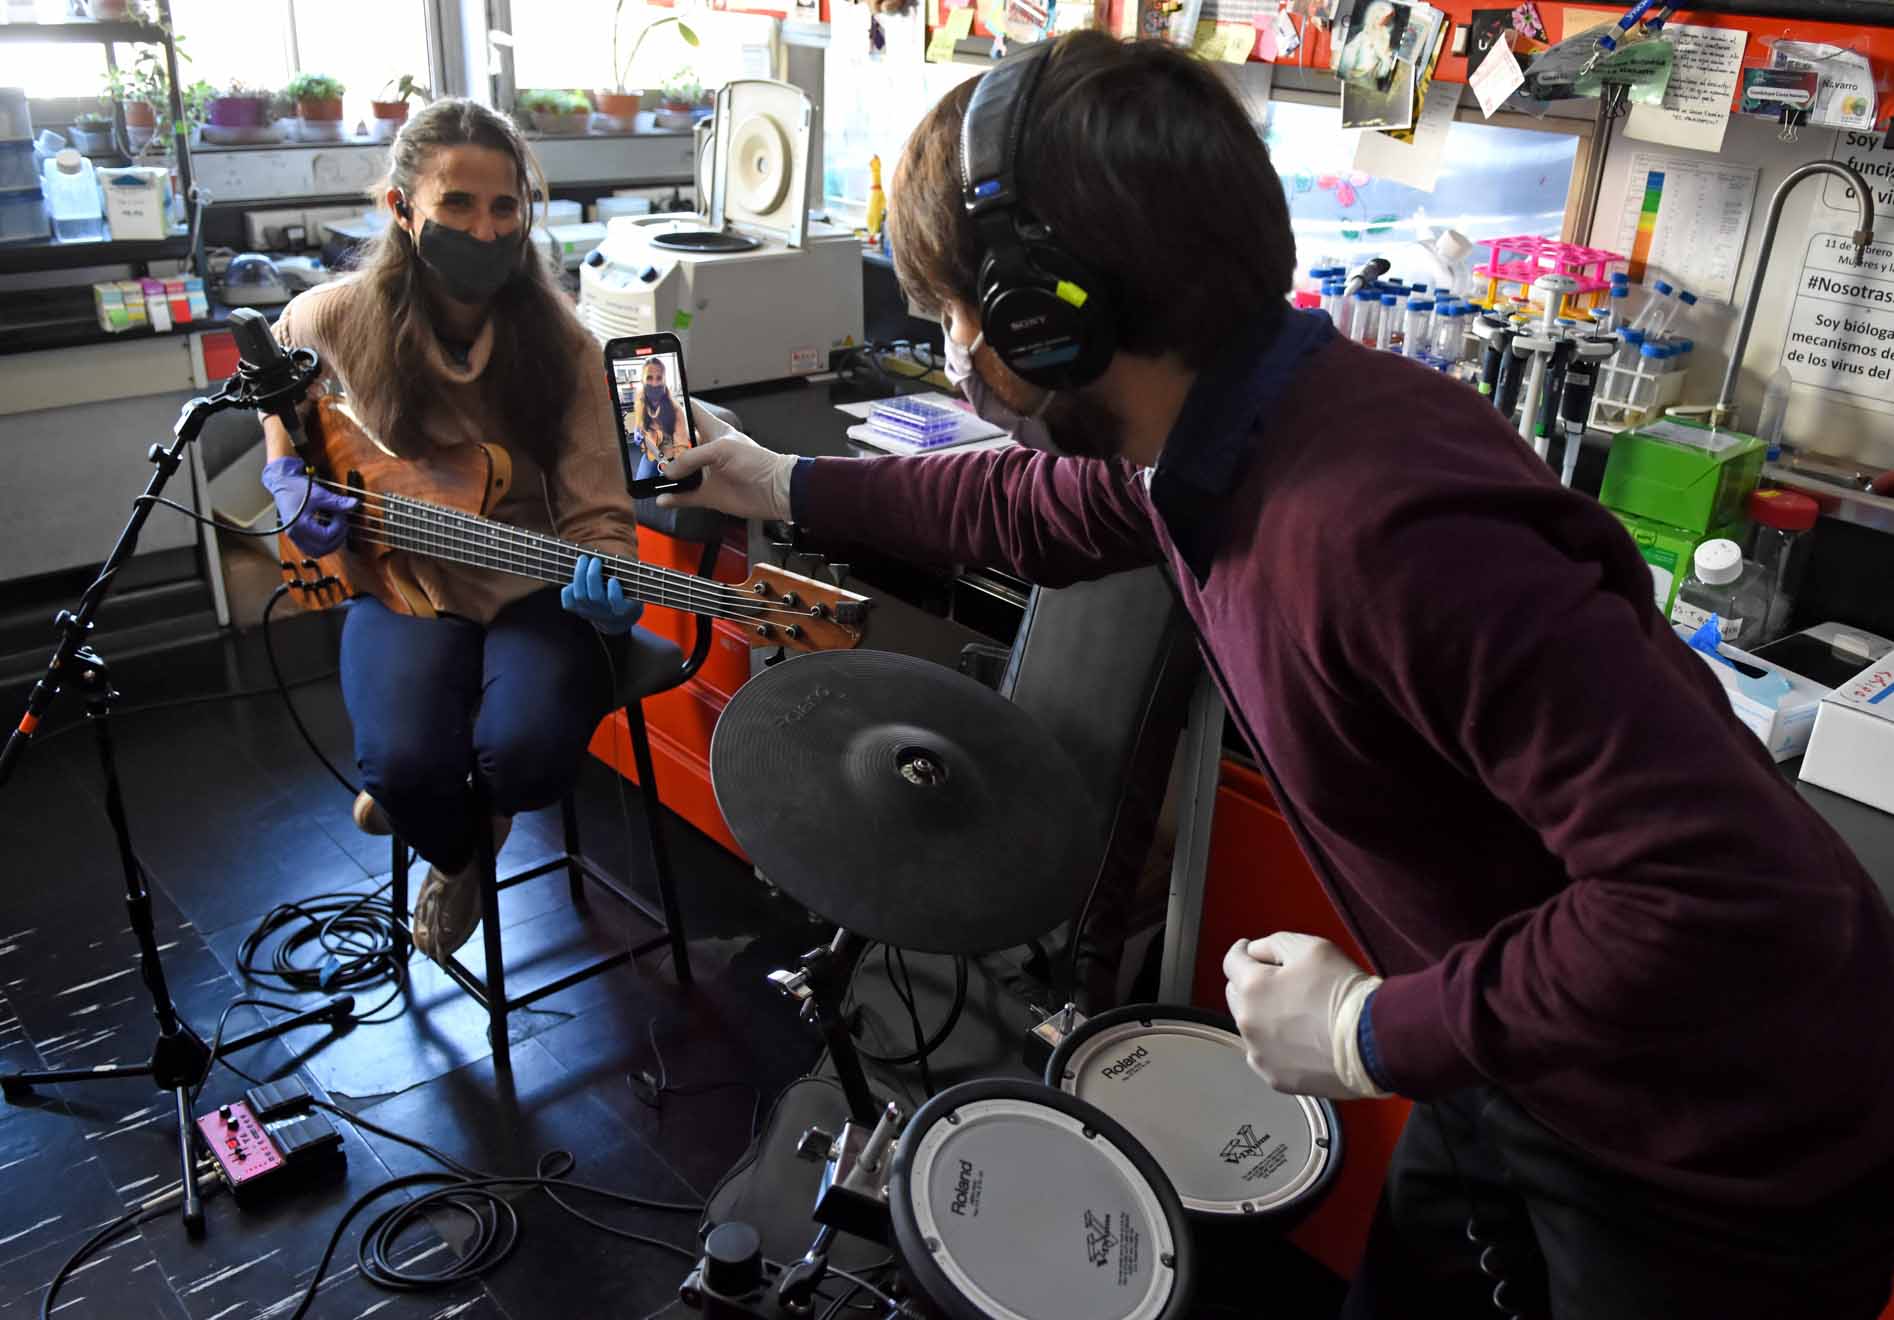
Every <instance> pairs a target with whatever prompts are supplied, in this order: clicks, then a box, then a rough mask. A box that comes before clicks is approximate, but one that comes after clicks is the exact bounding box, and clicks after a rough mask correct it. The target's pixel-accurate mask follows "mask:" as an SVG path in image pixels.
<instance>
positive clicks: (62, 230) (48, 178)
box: [42, 147, 105, 243]
mask: <svg viewBox="0 0 1894 1320" xmlns="http://www.w3.org/2000/svg"><path fill="white" fill-rule="evenodd" d="M42 184H43V187H44V191H45V193H46V209H47V210H48V211H50V212H52V217H53V237H54V238H55V239H57V240H58V241H59V242H61V243H71V242H75V241H81V240H85V239H98V238H104V237H105V209H104V207H103V205H102V204H101V203H100V201H99V179H98V175H97V174H95V173H94V172H93V169H92V162H91V161H89V160H87V159H86V158H85V157H84V156H81V155H80V154H79V153H78V152H76V151H74V150H73V149H72V148H71V147H67V148H66V149H65V150H64V151H62V152H60V153H59V154H58V155H57V156H55V157H53V158H52V159H51V160H49V161H47V162H46V174H45V177H44V179H43V180H42Z"/></svg>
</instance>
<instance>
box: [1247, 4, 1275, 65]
mask: <svg viewBox="0 0 1894 1320" xmlns="http://www.w3.org/2000/svg"><path fill="white" fill-rule="evenodd" d="M1281 16H1282V10H1280V9H1278V8H1277V7H1276V6H1275V5H1274V4H1263V5H1258V6H1257V7H1256V12H1255V13H1254V14H1252V15H1250V26H1251V27H1253V28H1255V29H1256V58H1257V59H1259V60H1263V61H1265V62H1267V61H1269V60H1273V59H1275V58H1276V20H1277V19H1278V18H1279V17H1281Z"/></svg>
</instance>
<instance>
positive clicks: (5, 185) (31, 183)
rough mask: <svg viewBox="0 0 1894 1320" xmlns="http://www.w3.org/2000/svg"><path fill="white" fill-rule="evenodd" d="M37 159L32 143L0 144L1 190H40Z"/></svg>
mask: <svg viewBox="0 0 1894 1320" xmlns="http://www.w3.org/2000/svg"><path fill="white" fill-rule="evenodd" d="M37 159H38V157H36V156H35V155H34V153H33V144H32V143H31V142H30V141H23V142H0V189H17V188H33V189H38V187H39V174H38V173H37V172H36V170H35V162H36V161H37Z"/></svg>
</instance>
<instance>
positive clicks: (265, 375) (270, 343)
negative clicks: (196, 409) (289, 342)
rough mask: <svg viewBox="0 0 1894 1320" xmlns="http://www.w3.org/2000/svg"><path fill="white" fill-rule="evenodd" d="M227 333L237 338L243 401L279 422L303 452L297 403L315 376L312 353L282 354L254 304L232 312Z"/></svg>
mask: <svg viewBox="0 0 1894 1320" xmlns="http://www.w3.org/2000/svg"><path fill="white" fill-rule="evenodd" d="M230 334H231V337H232V338H233V339H235V340H236V341H237V359H238V362H237V379H238V381H239V382H240V383H241V385H242V388H243V393H244V396H245V399H246V401H247V402H248V403H250V404H251V405H252V406H254V407H255V408H256V410H257V411H258V412H267V413H268V414H270V416H272V417H274V418H276V420H277V421H279V422H281V423H282V424H283V429H284V430H286V431H288V432H289V438H290V441H291V443H293V444H294V445H295V446H296V452H297V453H298V454H302V453H304V452H305V449H306V446H307V445H308V439H307V437H305V436H304V435H303V422H302V414H301V412H300V411H299V410H298V408H297V405H298V404H300V403H301V402H302V400H303V395H304V394H305V393H306V392H307V391H308V389H309V382H310V381H312V380H314V379H315V373H316V366H317V362H316V355H315V353H314V352H312V351H311V350H309V349H306V348H300V349H297V350H296V352H295V354H294V355H291V354H288V353H285V352H284V351H283V346H282V345H281V344H279V343H277V342H276V336H275V335H274V334H272V333H271V332H270V323H269V320H268V318H266V317H265V316H264V315H263V313H262V312H259V311H257V310H256V309H255V308H254V307H239V308H237V309H236V310H235V311H233V312H231V314H230Z"/></svg>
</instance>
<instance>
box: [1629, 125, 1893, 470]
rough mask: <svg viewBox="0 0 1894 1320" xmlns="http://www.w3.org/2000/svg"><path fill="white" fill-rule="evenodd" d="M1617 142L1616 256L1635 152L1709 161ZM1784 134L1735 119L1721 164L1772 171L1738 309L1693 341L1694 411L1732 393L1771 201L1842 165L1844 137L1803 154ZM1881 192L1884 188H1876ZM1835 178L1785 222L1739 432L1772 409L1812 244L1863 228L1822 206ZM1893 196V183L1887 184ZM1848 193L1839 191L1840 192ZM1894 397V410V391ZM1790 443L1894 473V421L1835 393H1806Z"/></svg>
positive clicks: (1722, 314) (1689, 394)
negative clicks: (1794, 180) (1805, 172)
mask: <svg viewBox="0 0 1894 1320" xmlns="http://www.w3.org/2000/svg"><path fill="white" fill-rule="evenodd" d="M1622 128H1623V125H1622V121H1620V122H1619V125H1618V131H1617V132H1615V133H1614V134H1613V135H1612V142H1611V154H1610V156H1609V157H1608V158H1607V159H1606V162H1605V176H1604V183H1603V186H1602V187H1601V189H1600V191H1599V197H1598V210H1597V220H1596V222H1595V224H1594V226H1593V231H1592V242H1593V243H1594V244H1596V245H1598V246H1600V247H1610V246H1611V243H1612V240H1613V238H1614V234H1613V231H1614V230H1615V228H1616V226H1617V218H1618V215H1619V213H1620V210H1621V208H1622V206H1623V204H1624V193H1625V188H1626V186H1627V184H1628V183H1629V161H1630V156H1631V153H1632V152H1633V151H1635V150H1643V149H1650V150H1658V151H1663V152H1664V153H1666V154H1669V155H1680V156H1692V155H1697V156H1700V157H1701V158H1704V159H1709V157H1707V156H1702V153H1695V152H1687V151H1678V150H1676V149H1675V148H1670V147H1661V146H1657V145H1655V144H1651V143H1643V142H1636V141H1633V140H1630V139H1627V138H1626V137H1625V136H1624V134H1623V131H1622ZM1777 132H1778V129H1777V126H1776V125H1775V124H1774V123H1772V122H1769V121H1766V120H1761V119H1753V118H1745V117H1743V116H1741V115H1737V116H1732V117H1731V119H1730V124H1729V131H1728V132H1727V134H1726V135H1725V137H1724V139H1723V151H1722V153H1721V158H1722V159H1723V160H1725V161H1735V162H1741V163H1743V164H1748V165H1759V166H1761V167H1762V179H1761V183H1760V185H1759V187H1758V189H1757V196H1756V203H1755V213H1754V218H1753V219H1752V220H1751V222H1750V226H1749V233H1748V235H1747V237H1746V239H1745V242H1744V246H1743V260H1742V267H1741V271H1740V273H1739V275H1738V277H1737V282H1736V296H1735V300H1734V303H1733V305H1731V306H1726V307H1720V308H1718V309H1717V310H1716V313H1715V315H1714V316H1713V317H1711V318H1705V317H1703V316H1701V315H1699V317H1698V318H1697V323H1696V324H1695V326H1694V329H1693V334H1692V338H1694V339H1695V340H1696V341H1697V345H1698V348H1697V352H1696V354H1695V355H1694V356H1695V358H1696V366H1695V367H1694V368H1693V369H1692V370H1691V373H1690V378H1689V383H1688V388H1687V390H1686V394H1685V402H1688V403H1698V402H1701V403H1711V402H1714V401H1715V399H1716V395H1717V391H1718V388H1719V387H1720V386H1721V384H1722V379H1723V368H1724V364H1725V363H1726V362H1727V361H1728V360H1729V352H1730V348H1731V347H1732V346H1733V345H1734V342H1735V338H1736V320H1737V317H1738V315H1740V313H1741V309H1742V305H1743V303H1744V301H1745V300H1746V299H1747V298H1748V297H1749V289H1750V282H1751V280H1752V279H1753V278H1754V275H1755V271H1756V261H1757V256H1758V251H1757V250H1758V248H1759V246H1760V244H1761V241H1762V230H1763V222H1764V219H1765V215H1766V212H1767V210H1768V206H1769V199H1770V197H1771V196H1772V195H1773V194H1774V193H1775V189H1776V186H1777V185H1778V184H1780V183H1781V182H1782V180H1783V178H1784V177H1785V176H1786V175H1787V174H1788V173H1789V172H1790V171H1791V170H1793V169H1795V168H1796V167H1797V166H1798V165H1802V164H1804V163H1806V162H1808V161H1811V160H1821V159H1829V158H1833V157H1834V156H1835V154H1836V147H1837V135H1836V131H1835V130H1834V129H1827V128H1804V129H1803V130H1802V132H1801V135H1800V137H1799V138H1798V139H1797V141H1796V142H1794V143H1793V144H1790V143H1783V142H1780V141H1778V140H1777ZM1870 182H1871V183H1873V182H1875V181H1872V180H1871V181H1870ZM1825 186H1828V181H1827V179H1826V178H1825V177H1822V176H1818V177H1816V178H1812V179H1809V180H1808V181H1806V182H1804V183H1802V184H1801V185H1800V186H1799V187H1798V188H1797V189H1796V191H1795V192H1794V193H1792V194H1791V195H1790V198H1789V201H1788V204H1787V206H1786V207H1785V209H1784V210H1783V213H1782V224H1781V228H1780V229H1779V231H1778V232H1777V234H1776V241H1775V245H1774V249H1773V251H1772V253H1771V255H1770V259H1769V268H1768V271H1767V272H1766V275H1765V280H1764V284H1763V298H1762V302H1761V304H1760V306H1759V307H1758V309H1757V313H1756V322H1755V325H1754V327H1753V328H1752V329H1751V331H1750V339H1749V347H1748V351H1747V352H1746V353H1745V354H1744V355H1743V372H1742V375H1741V376H1740V377H1739V378H1738V383H1737V396H1736V397H1737V402H1738V406H1739V412H1738V424H1739V425H1741V426H1751V425H1753V424H1754V422H1755V420H1756V413H1757V410H1758V408H1759V407H1760V405H1761V402H1762V392H1763V388H1764V387H1765V386H1766V385H1767V383H1768V381H1769V377H1770V376H1771V375H1773V374H1774V373H1775V370H1776V367H1777V365H1778V364H1779V363H1780V361H1781V358H1782V342H1783V337H1784V331H1785V327H1786V324H1787V321H1788V317H1789V311H1790V303H1791V301H1792V298H1793V294H1794V290H1795V285H1796V277H1797V274H1798V273H1799V271H1800V270H1801V267H1802V257H1803V254H1804V253H1805V251H1806V250H1807V247H1808V239H1809V235H1810V234H1811V233H1812V232H1817V231H1821V230H1839V231H1843V232H1846V231H1851V230H1853V229H1854V227H1855V219H1854V212H1853V209H1852V206H1851V207H1850V209H1849V210H1847V211H1845V212H1844V211H1839V210H1834V209H1831V208H1830V207H1828V206H1826V205H1824V204H1823V202H1822V200H1821V198H1822V193H1823V190H1824V187H1825ZM1881 187H1882V191H1883V192H1885V191H1886V187H1885V182H1884V181H1883V182H1882V184H1881ZM1837 190H1838V189H1837ZM1875 228H1876V235H1877V237H1878V239H1879V240H1880V242H1881V243H1883V244H1885V243H1889V242H1894V208H1887V207H1883V208H1881V215H1880V216H1878V217H1877V220H1876V226H1875ZM1885 397H1886V398H1887V399H1888V400H1889V401H1890V403H1894V385H1890V386H1889V387H1888V389H1887V391H1886V395H1885ZM1786 434H1787V436H1788V438H1789V439H1790V440H1791V441H1792V442H1793V443H1795V444H1797V445H1799V446H1803V447H1807V448H1811V449H1817V450H1820V451H1823V452H1826V453H1832V454H1838V455H1844V456H1847V457H1850V458H1856V459H1861V460H1865V461H1870V462H1881V463H1884V464H1887V465H1889V466H1894V412H1879V411H1875V410H1873V409H1872V408H1868V407H1859V406H1851V405H1849V404H1847V403H1845V402H1843V401H1842V400H1840V399H1838V397H1837V396H1836V395H1835V394H1834V393H1833V392H1830V391H1818V390H1815V389H1812V388H1806V387H1803V386H1799V385H1798V386H1797V387H1796V388H1795V391H1794V393H1793V395H1792V396H1791V401H1790V405H1789V415H1788V423H1787V427H1786Z"/></svg>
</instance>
